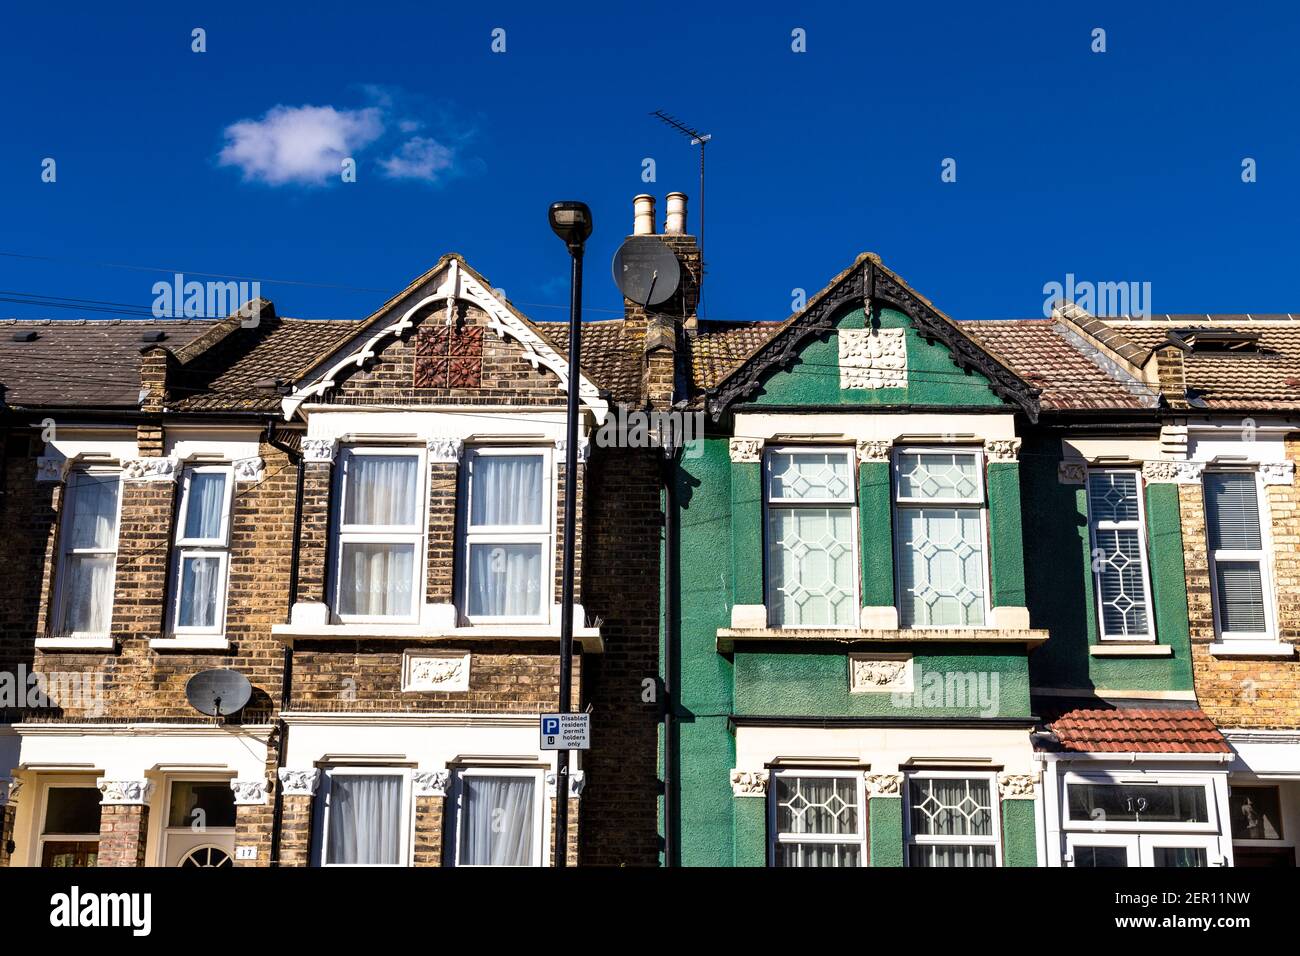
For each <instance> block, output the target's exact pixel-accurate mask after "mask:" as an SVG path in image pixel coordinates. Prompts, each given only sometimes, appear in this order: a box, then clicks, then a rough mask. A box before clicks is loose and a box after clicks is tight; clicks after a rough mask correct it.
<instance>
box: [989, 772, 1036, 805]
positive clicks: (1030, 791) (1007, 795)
mask: <svg viewBox="0 0 1300 956" xmlns="http://www.w3.org/2000/svg"><path fill="white" fill-rule="evenodd" d="M1037 789H1038V774H1034V773H1000V774H998V793H999V794H1000V795H1001V797H1002V799H1003V800H1032V799H1034V796H1035V794H1036V792H1037Z"/></svg>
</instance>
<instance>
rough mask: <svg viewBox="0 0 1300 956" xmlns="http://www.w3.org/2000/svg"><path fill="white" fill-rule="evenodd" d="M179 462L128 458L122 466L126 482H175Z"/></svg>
mask: <svg viewBox="0 0 1300 956" xmlns="http://www.w3.org/2000/svg"><path fill="white" fill-rule="evenodd" d="M179 464H180V462H179V461H178V460H177V459H175V458H129V459H127V460H126V461H125V462H124V463H123V464H122V478H123V479H124V480H126V481H175V480H176V469H177V466H178V465H179Z"/></svg>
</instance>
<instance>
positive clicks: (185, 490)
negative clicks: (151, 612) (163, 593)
mask: <svg viewBox="0 0 1300 956" xmlns="http://www.w3.org/2000/svg"><path fill="white" fill-rule="evenodd" d="M195 474H222V475H225V477H226V482H225V502H224V503H223V505H222V513H221V533H220V535H219V536H218V537H216V538H188V537H186V536H185V525H186V521H187V518H188V515H189V507H190V483H191V480H192V479H193V477H194V475H195ZM234 496H235V470H234V468H233V467H232V466H231V465H228V464H194V465H188V466H186V468H185V472H184V477H183V478H182V486H181V506H180V508H178V509H177V512H176V539H175V547H174V550H173V558H172V565H173V567H172V582H171V583H172V598H171V604H170V616H171V628H170V630H171V633H172V634H173V635H174V636H176V637H189V636H210V637H216V636H220V635H222V634H224V633H225V632H226V606H227V604H228V603H229V599H228V596H229V593H230V515H231V508H232V503H233V502H234ZM196 557H201V558H216V559H217V561H218V563H219V564H220V566H221V571H220V574H221V584H220V587H219V588H218V591H217V615H216V619H215V620H214V621H213V625H212V626H211V627H196V626H187V627H182V626H181V624H180V619H181V618H180V609H181V581H182V572H183V570H184V563H185V559H186V558H196Z"/></svg>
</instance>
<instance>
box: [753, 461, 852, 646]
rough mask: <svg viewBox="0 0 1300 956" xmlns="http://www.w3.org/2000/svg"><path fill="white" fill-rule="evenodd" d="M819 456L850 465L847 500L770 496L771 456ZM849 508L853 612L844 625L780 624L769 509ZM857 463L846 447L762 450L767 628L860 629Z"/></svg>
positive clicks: (764, 583) (764, 587) (764, 590)
mask: <svg viewBox="0 0 1300 956" xmlns="http://www.w3.org/2000/svg"><path fill="white" fill-rule="evenodd" d="M801 452H803V453H807V452H813V453H819V454H828V455H829V454H834V455H844V456H845V457H846V458H847V459H848V462H849V497H847V498H773V497H772V457H773V456H775V455H782V454H784V455H790V454H799V453H801ZM845 506H847V507H848V509H849V520H850V521H851V522H852V525H853V529H852V532H851V533H850V535H849V537H850V538H851V539H852V540H851V542H850V545H851V547H852V549H853V558H852V563H853V606H852V610H853V613H852V614H851V615H850V616H849V623H847V624H791V623H789V622H787V621H783V622H781V623H780V624H778V623H776V606H777V601H778V600H779V595H778V594H777V593H776V591H775V590H774V589H773V588H772V587H771V570H772V569H771V561H770V542H769V538H770V536H771V530H772V525H771V513H772V509H773V508H776V509H791V510H799V509H809V510H815V509H819V508H843V507H845ZM858 521H859V516H858V461H857V457H856V453H855V451H854V449H853V448H852V447H848V446H845V445H775V446H771V447H767V448H764V449H763V600H764V602H765V603H766V605H767V608H768V625H769V626H770V627H776V628H780V629H782V630H808V629H812V630H818V631H824V630H841V631H843V630H856V629H857V628H858V627H859V626H860V622H859V618H860V616H861V615H860V613H859V609H860V608H861V607H862V565H861V563H860V561H861V559H860V556H859V554H858V550H859V548H858V540H859V538H860V537H861V529H860V526H859V524H858Z"/></svg>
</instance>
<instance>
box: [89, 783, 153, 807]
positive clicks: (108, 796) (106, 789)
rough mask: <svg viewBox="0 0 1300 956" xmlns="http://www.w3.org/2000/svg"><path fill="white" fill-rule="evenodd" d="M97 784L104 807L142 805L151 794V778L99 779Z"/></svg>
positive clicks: (145, 803)
mask: <svg viewBox="0 0 1300 956" xmlns="http://www.w3.org/2000/svg"><path fill="white" fill-rule="evenodd" d="M98 785H99V792H100V793H101V794H103V798H102V799H101V800H100V803H102V804H103V805H104V806H106V807H113V806H117V807H142V806H145V805H147V804H148V803H149V798H150V797H151V796H152V795H153V781H152V780H100V781H99V782H98Z"/></svg>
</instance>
